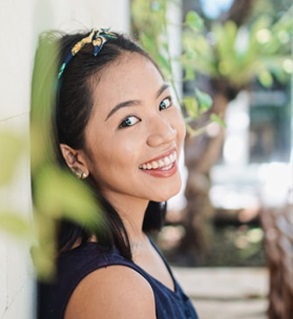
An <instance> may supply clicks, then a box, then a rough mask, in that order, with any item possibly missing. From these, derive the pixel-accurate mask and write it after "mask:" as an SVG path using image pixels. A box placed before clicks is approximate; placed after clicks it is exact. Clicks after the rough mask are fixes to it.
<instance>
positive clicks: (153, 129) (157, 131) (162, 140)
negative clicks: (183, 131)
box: [147, 116, 177, 147]
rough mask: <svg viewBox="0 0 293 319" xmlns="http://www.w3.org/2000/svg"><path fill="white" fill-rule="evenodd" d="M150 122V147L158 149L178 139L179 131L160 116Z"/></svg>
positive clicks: (148, 141)
mask: <svg viewBox="0 0 293 319" xmlns="http://www.w3.org/2000/svg"><path fill="white" fill-rule="evenodd" d="M150 122H151V123H150V125H149V136H148V140H147V143H148V145H149V146H152V147H156V146H159V145H161V144H168V143H171V142H173V141H174V140H175V139H176V136H177V131H176V129H175V128H174V127H173V126H172V124H171V122H170V121H168V120H167V119H163V118H162V117H160V116H159V117H157V118H155V119H154V118H153V119H152V120H151V121H150Z"/></svg>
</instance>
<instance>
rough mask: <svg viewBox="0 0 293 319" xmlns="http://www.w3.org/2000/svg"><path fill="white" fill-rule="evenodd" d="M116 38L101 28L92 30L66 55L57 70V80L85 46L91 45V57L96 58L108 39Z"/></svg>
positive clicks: (107, 30)
mask: <svg viewBox="0 0 293 319" xmlns="http://www.w3.org/2000/svg"><path fill="white" fill-rule="evenodd" d="M116 38H117V36H116V35H115V34H114V33H112V32H109V29H104V28H101V29H98V30H92V32H91V33H90V34H89V35H88V36H86V37H85V38H83V39H81V40H80V41H78V42H77V43H76V44H75V45H74V46H73V48H72V49H71V50H70V52H69V53H68V54H67V55H66V57H65V59H64V62H63V63H62V64H61V67H60V69H59V72H58V79H60V78H61V76H62V74H63V72H64V70H65V68H66V66H67V65H68V63H69V62H70V61H71V59H72V58H73V57H74V56H75V55H76V54H77V53H78V52H79V51H80V50H81V49H82V48H83V47H84V45H85V44H87V43H92V45H93V47H94V52H93V55H94V56H97V55H98V54H99V53H100V51H101V50H102V48H103V46H104V44H105V43H106V42H107V41H108V39H116Z"/></svg>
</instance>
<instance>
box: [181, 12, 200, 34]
mask: <svg viewBox="0 0 293 319" xmlns="http://www.w3.org/2000/svg"><path fill="white" fill-rule="evenodd" d="M185 22H186V24H187V25H188V26H189V27H190V28H191V29H194V30H196V31H200V30H202V28H203V20H202V18H201V17H200V16H199V15H198V14H197V13H196V12H195V11H193V10H191V11H188V13H187V15H186V20H185Z"/></svg>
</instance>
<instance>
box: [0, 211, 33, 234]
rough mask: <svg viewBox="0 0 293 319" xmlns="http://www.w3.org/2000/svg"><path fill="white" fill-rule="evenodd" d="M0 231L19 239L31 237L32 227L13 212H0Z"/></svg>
mask: <svg viewBox="0 0 293 319" xmlns="http://www.w3.org/2000/svg"><path fill="white" fill-rule="evenodd" d="M0 230H1V231H5V232H6V233H9V234H11V235H13V236H15V237H20V238H23V237H27V238H28V237H30V236H31V235H32V225H31V224H30V223H29V222H28V220H27V219H25V218H24V217H22V216H20V215H19V214H16V213H14V212H0Z"/></svg>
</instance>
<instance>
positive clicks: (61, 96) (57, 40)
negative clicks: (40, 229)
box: [35, 32, 166, 259]
mask: <svg viewBox="0 0 293 319" xmlns="http://www.w3.org/2000/svg"><path fill="white" fill-rule="evenodd" d="M89 34H90V32H88V33H76V34H71V35H68V34H67V35H62V36H60V34H59V35H58V36H57V37H56V33H47V34H46V35H44V36H43V37H42V39H41V41H40V44H39V49H40V46H44V45H45V47H50V46H52V45H54V46H55V49H56V48H57V55H56V58H57V60H58V62H57V63H55V65H54V73H55V75H54V76H55V79H54V80H55V84H54V85H53V86H52V88H53V93H52V94H53V99H52V100H53V103H52V104H53V105H52V112H51V114H52V121H51V126H52V131H53V134H52V140H53V141H52V142H53V149H54V153H55V159H56V163H58V165H60V167H62V168H63V169H64V170H67V171H68V172H69V171H70V170H69V168H68V166H67V164H66V162H65V160H64V157H63V155H62V153H61V150H60V144H61V143H62V144H66V145H69V146H70V147H72V148H74V149H86V141H85V128H86V126H87V123H88V121H89V119H90V116H91V113H92V108H93V83H97V82H96V81H100V80H101V79H102V76H103V72H105V71H106V69H107V68H108V67H109V66H110V65H111V63H113V62H114V61H116V60H117V59H118V58H119V57H121V56H122V54H123V53H125V52H130V53H136V54H140V55H142V56H144V57H145V58H147V59H148V60H150V61H151V62H152V63H153V64H154V65H155V66H156V68H157V69H158V67H157V65H156V63H155V62H154V61H153V59H152V58H151V57H150V56H149V55H148V53H147V52H145V51H144V50H143V49H142V48H141V47H140V46H139V45H138V44H137V43H136V42H135V41H133V40H131V39H130V38H128V37H126V36H124V35H122V34H118V33H115V37H113V38H111V39H108V41H107V43H106V44H105V45H104V46H103V49H102V50H101V51H100V53H99V54H98V55H97V56H94V55H93V47H92V44H86V45H85V46H84V47H83V48H82V49H81V50H80V51H79V52H78V54H76V56H74V57H73V58H72V60H71V61H70V62H69V63H68V65H67V66H66V68H65V69H64V72H63V73H62V76H61V78H60V79H58V80H57V74H58V70H59V69H60V66H61V65H62V63H63V62H64V59H65V57H66V56H67V54H68V52H70V50H71V49H72V48H73V46H74V45H75V44H76V43H77V42H79V41H80V40H81V39H83V38H84V37H86V36H88V35H89ZM56 44H57V45H56ZM51 59H54V57H51ZM37 60H38V59H37V57H36V61H37ZM52 67H53V66H52V65H51V68H52ZM35 68H36V64H35ZM48 68H50V66H47V69H48ZM158 71H159V72H160V70H159V69H158ZM160 73H161V72H160ZM44 76H45V75H44ZM93 80H94V81H95V82H93ZM121 81H123V79H121ZM47 94H48V93H47ZM70 173H71V172H70ZM85 182H86V183H87V184H88V185H89V187H90V189H91V191H92V192H93V193H94V195H95V197H96V199H97V203H98V205H100V207H101V208H102V210H103V212H104V213H103V223H102V225H100V227H99V228H98V229H97V231H96V232H95V233H94V234H93V233H90V232H89V231H88V230H87V229H85V228H84V227H83V226H82V225H79V224H75V223H73V222H71V221H69V220H60V221H59V225H58V236H57V245H58V249H59V251H60V252H61V251H67V250H69V249H71V248H72V247H73V245H74V244H76V243H77V242H80V243H81V244H83V243H85V242H87V241H89V239H90V238H91V237H92V236H93V235H95V236H96V238H97V240H98V242H99V244H101V245H103V246H105V247H106V248H108V249H113V248H114V247H116V248H117V249H118V250H119V251H120V253H121V255H122V256H124V257H125V258H128V259H132V254H131V249H130V243H129V238H128V235H127V231H126V229H125V226H124V224H123V222H122V220H121V218H120V216H119V214H118V213H117V211H116V210H115V209H114V207H113V206H112V205H111V203H110V202H109V201H107V199H106V198H104V197H103V196H102V194H101V193H100V192H99V185H98V182H97V181H95V180H94V179H93V178H92V177H91V176H89V177H88V178H87V179H86V180H85ZM73 196H77V195H76V194H73ZM165 213H166V203H157V202H152V201H150V202H149V205H148V207H147V209H146V212H145V217H144V222H143V230H144V231H145V232H150V231H152V230H159V229H160V228H161V227H162V225H163V221H164V217H165Z"/></svg>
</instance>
